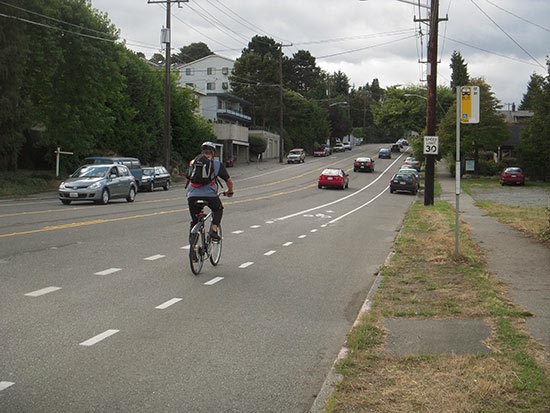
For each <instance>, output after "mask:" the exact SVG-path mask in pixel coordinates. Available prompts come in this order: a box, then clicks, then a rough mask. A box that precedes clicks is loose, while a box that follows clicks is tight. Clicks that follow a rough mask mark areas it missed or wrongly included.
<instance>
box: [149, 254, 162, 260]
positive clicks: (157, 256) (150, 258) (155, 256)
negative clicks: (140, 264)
mask: <svg viewBox="0 0 550 413" xmlns="http://www.w3.org/2000/svg"><path fill="white" fill-rule="evenodd" d="M164 257H166V255H160V254H157V255H151V256H150V257H147V258H144V260H145V261H155V260H159V259H161V258H164Z"/></svg>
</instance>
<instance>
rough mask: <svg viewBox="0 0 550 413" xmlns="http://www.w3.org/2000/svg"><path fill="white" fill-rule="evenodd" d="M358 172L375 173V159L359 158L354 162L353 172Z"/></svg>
mask: <svg viewBox="0 0 550 413" xmlns="http://www.w3.org/2000/svg"><path fill="white" fill-rule="evenodd" d="M357 171H367V172H374V159H372V158H367V157H361V158H357V159H356V160H355V162H353V172H357Z"/></svg>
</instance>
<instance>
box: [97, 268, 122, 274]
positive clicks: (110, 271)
mask: <svg viewBox="0 0 550 413" xmlns="http://www.w3.org/2000/svg"><path fill="white" fill-rule="evenodd" d="M118 271H122V269H121V268H109V269H108V270H103V271H100V272H96V273H94V275H109V274H112V273H114V272H118Z"/></svg>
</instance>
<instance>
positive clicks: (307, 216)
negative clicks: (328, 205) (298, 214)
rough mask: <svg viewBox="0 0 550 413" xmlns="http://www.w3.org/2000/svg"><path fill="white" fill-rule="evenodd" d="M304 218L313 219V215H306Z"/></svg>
mask: <svg viewBox="0 0 550 413" xmlns="http://www.w3.org/2000/svg"><path fill="white" fill-rule="evenodd" d="M304 217H305V218H312V217H313V215H311V214H304Z"/></svg>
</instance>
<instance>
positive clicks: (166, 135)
mask: <svg viewBox="0 0 550 413" xmlns="http://www.w3.org/2000/svg"><path fill="white" fill-rule="evenodd" d="M171 4H172V2H171V1H170V0H167V1H166V30H167V31H168V39H167V40H168V42H167V43H165V44H166V59H165V62H164V63H165V65H166V73H165V76H166V79H165V80H166V85H165V88H164V91H165V92H164V93H165V96H164V166H165V167H166V169H168V171H170V170H171V168H170V94H171V91H170V42H171V41H172V40H171V39H170V36H171V35H172V33H171V32H170V23H171V12H170V8H171Z"/></svg>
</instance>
